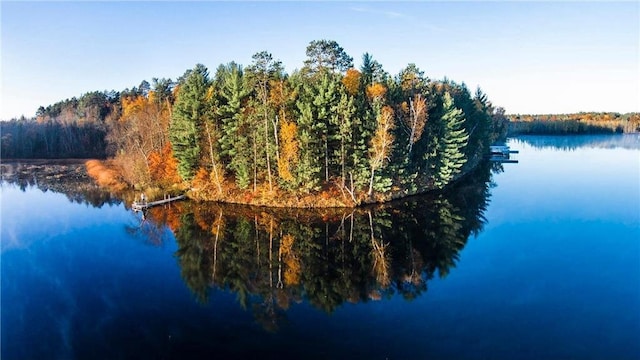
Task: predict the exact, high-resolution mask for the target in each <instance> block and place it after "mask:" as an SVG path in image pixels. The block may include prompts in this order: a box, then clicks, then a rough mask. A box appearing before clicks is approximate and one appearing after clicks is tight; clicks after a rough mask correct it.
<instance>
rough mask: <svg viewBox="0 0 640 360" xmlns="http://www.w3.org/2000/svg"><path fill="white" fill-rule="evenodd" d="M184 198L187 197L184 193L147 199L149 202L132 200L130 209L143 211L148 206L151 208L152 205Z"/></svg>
mask: <svg viewBox="0 0 640 360" xmlns="http://www.w3.org/2000/svg"><path fill="white" fill-rule="evenodd" d="M186 198H187V196H186V195H179V196H175V197H170V198H166V199H162V200H157V201H149V202H137V201H134V202H133V204H131V209H132V210H133V211H145V210H147V209H148V208H151V207H154V206H158V205H164V204H168V203H170V202H172V201H177V200H184V199H186Z"/></svg>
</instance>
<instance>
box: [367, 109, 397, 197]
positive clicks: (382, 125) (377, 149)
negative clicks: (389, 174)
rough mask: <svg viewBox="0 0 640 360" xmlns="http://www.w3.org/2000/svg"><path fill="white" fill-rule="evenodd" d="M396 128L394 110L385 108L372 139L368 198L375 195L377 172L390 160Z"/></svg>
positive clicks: (381, 111)
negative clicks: (393, 131)
mask: <svg viewBox="0 0 640 360" xmlns="http://www.w3.org/2000/svg"><path fill="white" fill-rule="evenodd" d="M394 127H395V123H394V119H393V109H392V108H391V107H390V106H385V107H383V108H382V109H381V110H380V114H379V115H378V127H377V129H376V132H375V135H374V137H373V139H371V150H370V152H369V164H370V167H371V177H370V178H369V191H368V192H367V195H368V196H371V195H373V188H374V176H375V172H376V171H377V170H379V169H380V168H382V167H383V166H384V165H385V163H386V162H387V161H388V160H389V154H390V153H391V147H392V146H393V140H394V137H393V133H392V130H393V129H394Z"/></svg>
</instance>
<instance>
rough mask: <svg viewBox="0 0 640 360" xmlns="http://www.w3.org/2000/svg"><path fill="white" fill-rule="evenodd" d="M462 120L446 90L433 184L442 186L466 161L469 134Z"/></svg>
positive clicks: (460, 112)
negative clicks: (465, 152)
mask: <svg viewBox="0 0 640 360" xmlns="http://www.w3.org/2000/svg"><path fill="white" fill-rule="evenodd" d="M464 122H465V118H464V114H463V112H462V110H460V109H458V108H456V107H455V105H454V102H453V99H452V98H451V95H450V94H449V93H448V92H447V93H445V94H444V99H443V115H442V118H441V119H440V126H441V132H440V141H439V146H438V161H437V165H436V169H435V170H436V174H435V179H434V180H435V181H434V184H435V185H436V187H438V188H443V187H444V186H445V185H447V184H448V183H449V182H450V181H451V180H452V179H453V178H454V177H455V176H456V175H457V174H459V173H460V171H461V169H462V165H464V164H465V162H466V161H467V158H466V156H465V154H464V151H465V148H466V146H467V144H468V141H469V135H468V134H467V132H466V130H465V129H464Z"/></svg>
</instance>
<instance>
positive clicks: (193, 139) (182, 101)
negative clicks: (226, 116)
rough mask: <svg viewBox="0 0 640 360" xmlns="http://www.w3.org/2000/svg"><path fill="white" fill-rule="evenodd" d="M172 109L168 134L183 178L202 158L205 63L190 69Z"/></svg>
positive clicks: (207, 76) (206, 74)
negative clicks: (201, 137) (201, 139)
mask: <svg viewBox="0 0 640 360" xmlns="http://www.w3.org/2000/svg"><path fill="white" fill-rule="evenodd" d="M179 86H180V89H179V91H178V96H177V98H176V103H175V106H174V109H173V116H172V118H171V124H170V128H169V138H170V140H171V144H172V145H173V153H174V155H175V157H176V159H177V160H178V173H179V174H180V176H181V177H182V178H183V179H184V180H191V179H192V178H193V176H194V174H195V171H196V169H197V167H198V160H199V159H200V136H201V133H202V131H201V127H202V124H203V121H204V120H205V119H204V118H205V116H206V114H207V101H206V96H207V90H208V88H209V73H208V70H207V68H206V67H205V66H204V65H202V64H197V65H196V66H195V67H194V68H193V70H190V71H189V75H187V76H186V78H185V79H184V82H183V83H181V84H180V85H179Z"/></svg>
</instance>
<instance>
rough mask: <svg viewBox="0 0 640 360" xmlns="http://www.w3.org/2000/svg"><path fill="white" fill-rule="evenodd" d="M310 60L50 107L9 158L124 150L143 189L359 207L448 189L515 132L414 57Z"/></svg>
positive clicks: (222, 69) (223, 69)
mask: <svg viewBox="0 0 640 360" xmlns="http://www.w3.org/2000/svg"><path fill="white" fill-rule="evenodd" d="M306 55H307V60H306V61H305V62H304V66H303V67H302V68H301V69H300V70H296V71H294V72H293V73H292V74H287V73H286V72H285V71H284V68H283V66H282V64H281V62H280V61H278V60H276V59H274V57H273V56H272V55H271V54H270V53H268V52H266V51H263V52H258V53H256V54H255V55H254V56H253V61H252V63H251V64H250V65H249V66H246V67H243V66H241V65H239V64H237V63H234V62H231V63H228V64H222V65H220V66H218V68H217V69H216V70H215V72H214V73H213V75H212V74H210V72H209V70H208V68H207V67H206V66H204V65H202V64H197V65H196V66H195V67H194V68H193V69H189V70H187V71H186V72H185V73H184V75H183V76H181V77H180V78H179V79H177V80H176V81H172V80H170V79H155V78H154V79H153V80H152V82H151V83H148V82H146V81H143V82H142V83H141V84H140V85H139V86H137V87H134V88H133V89H126V90H124V91H122V92H113V91H112V92H93V93H89V94H85V95H83V96H81V97H80V98H79V99H75V98H74V99H71V100H65V101H63V102H60V103H57V104H54V105H51V106H48V107H46V108H44V107H41V108H40V109H39V110H38V112H37V115H36V118H35V119H34V120H30V121H19V120H17V121H12V122H8V123H3V124H2V156H3V157H5V158H6V157H42V158H49V157H97V158H105V157H110V158H111V161H110V162H108V163H107V164H108V166H109V167H111V168H112V169H116V170H117V171H116V172H117V173H118V174H119V176H120V177H121V179H122V180H123V181H125V182H126V183H128V184H130V185H132V186H136V187H137V188H139V189H146V190H147V191H150V189H188V190H189V191H190V195H191V197H193V198H198V199H206V200H219V201H228V202H242V203H253V204H261V205H273V204H281V205H296V206H352V205H356V204H361V203H363V202H374V201H386V200H389V199H392V198H396V197H402V196H406V195H410V194H415V193H419V192H423V191H426V190H430V189H440V188H443V187H444V186H446V185H447V184H449V183H450V182H451V181H453V180H455V179H457V178H458V177H460V176H461V175H462V174H464V173H466V172H468V171H469V170H470V169H472V168H474V167H475V166H476V165H477V164H478V163H479V162H480V161H481V159H482V158H483V157H484V156H485V154H486V153H487V152H488V147H489V145H490V144H491V143H492V142H494V141H495V140H497V139H498V138H500V137H504V136H505V135H506V130H507V118H506V117H505V112H504V110H503V109H501V108H494V107H493V105H492V104H491V102H490V101H489V100H488V99H487V96H486V95H485V94H484V93H483V92H482V91H481V90H480V89H478V90H476V91H475V92H474V93H473V94H472V93H471V92H470V91H469V90H468V89H467V87H466V86H465V85H464V84H457V83H455V82H453V81H450V80H447V79H445V80H442V81H435V80H431V79H429V78H428V77H426V76H425V75H424V73H423V71H421V70H420V69H419V68H418V67H416V66H415V65H414V64H409V65H407V67H405V68H404V69H402V70H401V71H400V72H399V74H397V75H395V76H392V75H390V74H389V73H387V72H386V71H385V70H384V69H383V67H382V65H381V64H380V63H378V62H377V61H376V60H374V59H373V57H372V56H371V55H370V54H364V55H363V56H362V65H361V66H360V68H359V69H356V68H354V66H353V59H352V58H351V57H350V56H349V55H347V54H346V52H345V51H344V49H343V48H342V47H340V45H338V44H337V43H336V42H335V41H328V40H320V41H312V42H311V43H310V44H309V46H308V47H307V49H306Z"/></svg>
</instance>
